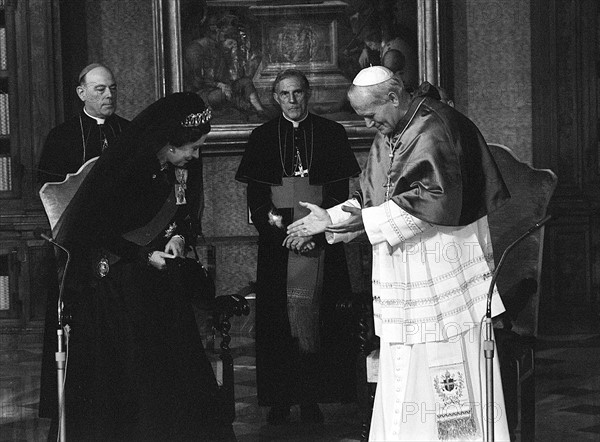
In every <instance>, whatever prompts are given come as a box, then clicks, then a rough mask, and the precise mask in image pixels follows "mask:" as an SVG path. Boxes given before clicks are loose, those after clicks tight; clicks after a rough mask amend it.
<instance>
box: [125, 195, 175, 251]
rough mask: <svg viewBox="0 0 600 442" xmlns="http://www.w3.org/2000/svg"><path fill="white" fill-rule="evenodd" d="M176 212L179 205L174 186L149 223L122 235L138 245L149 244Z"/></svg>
mask: <svg viewBox="0 0 600 442" xmlns="http://www.w3.org/2000/svg"><path fill="white" fill-rule="evenodd" d="M176 213H177V205H176V204H175V189H174V188H173V189H172V190H171V193H170V194H169V197H168V198H167V199H166V200H165V203H164V204H163V206H162V207H161V208H160V210H159V211H158V213H157V214H156V215H155V216H154V218H152V219H151V220H150V222H149V223H148V224H146V225H145V226H142V227H139V228H137V229H135V230H131V231H130V232H127V233H124V234H123V235H121V236H122V237H123V238H124V239H126V240H127V241H130V242H132V243H135V244H137V245H138V246H142V247H144V246H147V245H148V244H150V242H151V241H152V240H153V239H154V238H156V237H157V236H158V234H159V233H161V231H162V230H163V229H164V228H165V226H166V225H167V224H169V223H170V222H171V220H172V219H173V217H174V216H175V214H176ZM173 230H174V229H173Z"/></svg>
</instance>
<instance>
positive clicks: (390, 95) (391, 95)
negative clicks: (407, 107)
mask: <svg viewBox="0 0 600 442" xmlns="http://www.w3.org/2000/svg"><path fill="white" fill-rule="evenodd" d="M388 98H389V99H390V101H391V102H392V104H393V105H394V106H397V105H399V104H400V97H399V96H398V94H397V93H396V92H393V91H391V92H388Z"/></svg>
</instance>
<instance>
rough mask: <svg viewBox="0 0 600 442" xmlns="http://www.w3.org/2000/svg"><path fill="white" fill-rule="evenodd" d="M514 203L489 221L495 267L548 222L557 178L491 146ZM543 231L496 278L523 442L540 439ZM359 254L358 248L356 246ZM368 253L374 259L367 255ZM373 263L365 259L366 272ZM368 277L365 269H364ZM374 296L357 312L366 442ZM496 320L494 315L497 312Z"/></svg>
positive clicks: (502, 356) (508, 378)
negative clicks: (538, 384)
mask: <svg viewBox="0 0 600 442" xmlns="http://www.w3.org/2000/svg"><path fill="white" fill-rule="evenodd" d="M489 147H490V150H491V152H492V155H493V156H494V159H495V160H496V162H497V164H498V167H499V168H500V172H501V173H502V177H503V178H504V181H505V182H506V185H507V187H508V190H509V191H510V194H511V199H510V201H509V202H507V203H506V204H505V205H504V206H502V207H501V208H500V209H498V210H496V211H495V212H493V213H491V214H489V215H488V221H489V226H490V233H491V238H492V246H493V249H494V261H495V263H496V265H497V264H498V261H499V260H500V257H501V256H502V253H503V252H504V250H505V249H506V248H507V247H508V246H509V245H510V244H512V243H513V242H514V241H515V240H516V239H517V238H519V237H520V236H521V235H522V234H524V233H525V232H526V231H527V230H529V228H531V227H533V226H534V225H535V224H536V223H537V222H538V221H540V220H542V219H543V218H544V217H545V216H546V211H547V208H548V204H549V202H550V198H551V197H552V194H553V192H554V189H555V187H556V182H557V177H556V175H555V174H554V173H553V172H552V171H551V170H547V169H535V168H533V167H531V166H529V165H528V164H526V163H524V162H522V161H521V160H519V159H518V158H517V157H516V156H515V154H514V153H513V152H512V151H511V150H510V149H509V148H508V147H506V146H503V145H500V144H489ZM543 243H544V227H542V228H540V229H538V230H537V231H535V232H534V233H532V234H531V235H529V236H528V237H526V238H525V239H523V240H522V241H521V242H519V243H518V245H516V246H515V247H514V249H512V250H511V251H510V252H509V254H508V255H507V256H506V258H505V263H504V264H503V265H502V268H501V270H500V272H499V273H498V277H497V281H496V284H497V288H498V291H499V293H500V296H501V297H502V300H503V302H504V304H505V307H506V313H505V314H502V315H501V316H500V319H499V320H497V321H496V322H495V327H494V328H495V336H496V347H497V349H498V351H497V357H498V358H499V362H500V369H501V374H502V386H503V391H504V398H505V402H506V412H507V419H508V426H509V430H510V433H511V439H512V440H515V439H516V437H517V434H518V433H520V436H521V438H520V439H521V441H533V440H534V439H535V380H534V374H535V358H534V350H535V338H536V335H537V325H538V306H539V301H540V296H541V293H540V288H541V286H540V278H541V272H542V255H543ZM355 248H356V246H355ZM360 249H363V247H362V246H360ZM363 253H371V252H370V248H369V250H368V251H366V249H364V250H363ZM365 265H369V266H370V259H367V258H366V256H365V257H364V258H363V266H365ZM363 271H365V269H363ZM371 303H372V301H371V293H370V291H369V290H365V291H364V292H363V293H361V294H358V295H355V296H354V299H353V305H352V306H353V309H354V311H357V312H358V315H359V340H360V354H359V361H358V366H357V376H358V379H359V380H362V381H359V382H358V383H357V385H358V397H359V406H360V408H361V411H362V419H363V431H362V435H361V436H362V440H364V441H366V440H367V437H368V433H369V425H370V418H371V411H372V405H373V399H374V396H375V389H376V385H377V384H376V383H377V378H376V377H377V370H378V341H377V337H375V336H373V333H372V330H373V318H372V307H371ZM492 315H494V312H492Z"/></svg>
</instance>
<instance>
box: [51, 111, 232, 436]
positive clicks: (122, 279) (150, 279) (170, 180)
mask: <svg viewBox="0 0 600 442" xmlns="http://www.w3.org/2000/svg"><path fill="white" fill-rule="evenodd" d="M151 122H152V120H151ZM136 123H137V122H136V120H134V122H133V123H132V124H134V125H135V124H136ZM138 126H139V127H138V128H137V129H136V128H135V126H134V129H133V130H132V132H131V133H128V134H127V135H128V138H127V137H125V138H124V141H123V143H126V142H127V141H130V142H132V143H135V142H136V141H135V138H136V135H139V134H140V133H141V132H140V130H142V129H143V127H144V124H138ZM138 129H139V130H138ZM121 148H123V146H121ZM148 150H149V151H148V152H146V151H144V150H141V151H136V150H135V149H134V150H133V151H127V149H121V150H119V149H112V148H109V149H108V150H107V151H106V152H105V153H104V154H103V155H102V156H101V157H100V159H99V160H98V162H97V164H96V165H95V166H94V168H93V169H92V171H91V172H90V174H89V175H88V177H87V178H86V180H85V181H84V182H83V183H82V185H81V187H80V189H79V191H78V193H77V194H76V195H75V197H74V199H73V200H72V202H71V204H70V205H69V207H68V208H67V211H66V212H65V215H64V218H63V219H64V222H63V223H62V225H61V227H60V231H59V233H58V235H57V241H58V242H59V243H61V244H63V245H65V246H66V247H67V248H68V249H69V250H70V251H71V254H72V265H71V266H70V267H69V269H68V271H67V274H66V275H67V276H66V281H67V284H66V293H65V296H66V305H67V307H68V309H69V310H70V312H71V314H72V318H73V319H72V320H71V321H70V326H71V329H72V330H71V333H70V339H69V345H68V348H69V354H68V367H67V380H66V387H65V393H66V416H67V437H68V438H69V440H74V441H75V440H76V441H85V440H98V441H100V440H101V441H111V440H123V441H171V440H186V441H187V440H190V441H191V440H194V441H196V440H221V439H223V438H231V437H233V433H232V431H231V427H230V425H223V424H222V422H221V415H222V414H221V409H220V400H219V395H218V389H217V383H216V379H215V376H214V373H213V370H212V368H211V365H210V363H209V361H208V359H207V357H206V354H205V353H204V349H203V347H202V342H201V338H200V335H199V332H198V328H197V325H196V322H195V317H194V313H193V310H192V306H191V303H190V300H189V299H187V298H185V296H184V295H183V293H182V292H181V291H179V290H178V286H177V284H176V283H175V281H174V279H173V275H174V272H171V271H169V270H167V271H159V270H156V269H155V268H154V267H151V266H149V265H148V264H147V258H146V257H147V254H148V252H150V251H153V250H163V249H164V246H165V244H166V243H167V241H168V240H169V239H170V238H171V237H172V236H173V235H174V234H181V235H183V236H184V237H186V239H187V240H188V243H189V241H190V240H191V239H192V235H193V233H194V226H195V225H196V224H197V223H198V217H197V215H198V210H199V207H200V205H201V197H202V196H201V190H202V174H201V170H202V165H201V163H200V161H196V162H195V163H190V164H189V167H188V171H189V175H188V179H187V191H186V198H187V204H185V205H180V206H176V205H175V202H174V198H173V195H174V194H173V189H174V182H175V180H174V175H175V174H174V171H173V169H172V168H167V169H166V170H161V167H160V164H159V162H158V160H157V158H156V152H155V150H152V148H150V149H148ZM136 229H137V235H136V236H135V238H136V240H131V238H132V237H131V236H127V237H128V238H129V239H130V240H127V239H124V234H126V233H131V232H132V231H136ZM143 238H146V239H145V240H143V241H142V240H141V239H143ZM140 243H141V244H142V245H140ZM100 257H105V258H107V259H108V261H109V263H110V269H109V272H108V274H107V275H106V276H104V277H102V278H98V277H97V276H96V274H95V269H96V268H97V264H98V261H99V258H100ZM48 375H49V376H52V373H50V374H48ZM44 379H47V380H49V378H48V376H45V377H44V376H43V378H42V381H43V382H44Z"/></svg>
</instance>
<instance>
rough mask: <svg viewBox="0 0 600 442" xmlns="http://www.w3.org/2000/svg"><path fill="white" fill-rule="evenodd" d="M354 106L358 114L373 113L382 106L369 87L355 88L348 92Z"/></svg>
mask: <svg viewBox="0 0 600 442" xmlns="http://www.w3.org/2000/svg"><path fill="white" fill-rule="evenodd" d="M348 99H349V100H350V104H351V105H352V108H353V109H354V110H355V111H356V113H357V114H358V115H373V114H375V113H376V112H377V109H378V108H379V107H381V103H377V102H376V100H375V98H374V97H373V95H372V94H371V93H370V92H369V91H368V89H367V88H362V87H361V88H354V89H352V90H351V91H350V93H349V94H348Z"/></svg>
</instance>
